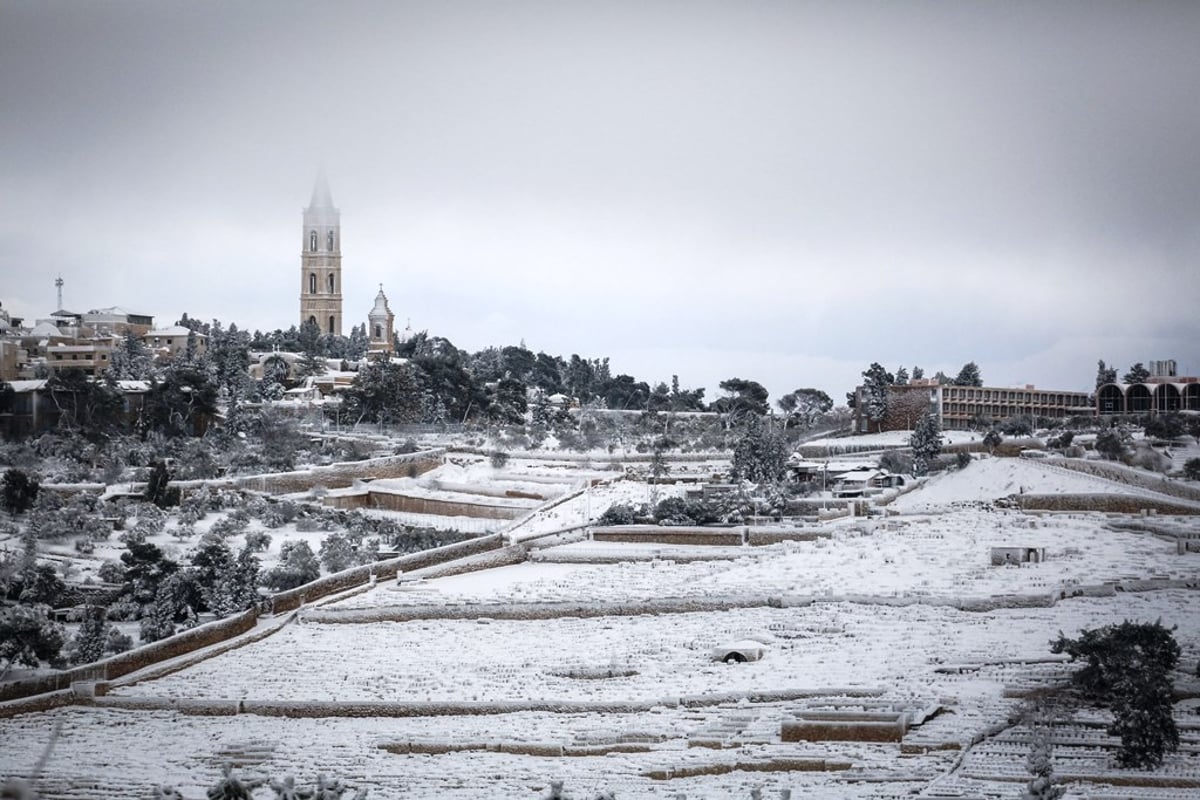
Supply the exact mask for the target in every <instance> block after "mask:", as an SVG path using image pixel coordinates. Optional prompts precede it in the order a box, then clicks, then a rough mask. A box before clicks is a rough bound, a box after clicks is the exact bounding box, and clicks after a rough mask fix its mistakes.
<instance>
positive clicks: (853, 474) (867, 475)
mask: <svg viewBox="0 0 1200 800" xmlns="http://www.w3.org/2000/svg"><path fill="white" fill-rule="evenodd" d="M886 474H887V473H886V472H880V471H879V470H877V469H855V470H851V471H850V472H847V473H846V474H844V475H842V477H841V480H842V482H843V483H858V482H866V481H873V480H875V479H876V478H881V477H883V476H884V475H886Z"/></svg>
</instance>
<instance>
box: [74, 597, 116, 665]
mask: <svg viewBox="0 0 1200 800" xmlns="http://www.w3.org/2000/svg"><path fill="white" fill-rule="evenodd" d="M109 627H110V626H109V624H108V619H107V613H106V609H105V608H104V606H88V607H87V610H86V611H85V612H84V616H83V624H81V625H80V626H79V631H78V632H77V633H76V634H75V639H74V640H73V641H72V643H71V663H72V664H90V663H92V662H93V661H99V660H100V659H102V658H104V646H105V644H106V643H107V642H108V634H109Z"/></svg>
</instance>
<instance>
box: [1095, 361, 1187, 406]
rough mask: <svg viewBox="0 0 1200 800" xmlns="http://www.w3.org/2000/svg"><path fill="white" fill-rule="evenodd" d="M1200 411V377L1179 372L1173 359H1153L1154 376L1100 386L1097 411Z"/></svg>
mask: <svg viewBox="0 0 1200 800" xmlns="http://www.w3.org/2000/svg"><path fill="white" fill-rule="evenodd" d="M1172 411H1200V377H1195V376H1191V377H1187V376H1181V375H1178V374H1177V369H1176V365H1175V362H1174V361H1173V360H1170V359H1168V360H1165V361H1151V362H1150V376H1149V377H1148V378H1146V380H1144V381H1142V382H1141V383H1106V384H1104V385H1102V386H1098V387H1097V388H1096V413H1097V414H1099V415H1101V416H1123V415H1125V414H1166V413H1169V412H1172Z"/></svg>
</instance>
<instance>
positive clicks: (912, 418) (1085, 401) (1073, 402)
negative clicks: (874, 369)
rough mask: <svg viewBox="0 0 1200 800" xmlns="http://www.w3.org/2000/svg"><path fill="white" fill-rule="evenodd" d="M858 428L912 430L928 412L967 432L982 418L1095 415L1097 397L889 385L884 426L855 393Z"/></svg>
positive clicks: (918, 383) (926, 383)
mask: <svg viewBox="0 0 1200 800" xmlns="http://www.w3.org/2000/svg"><path fill="white" fill-rule="evenodd" d="M855 394H856V402H855V409H854V424H855V430H857V431H859V432H860V433H867V432H868V431H877V430H883V431H894V430H912V428H913V426H914V425H915V424H916V421H917V420H918V419H919V418H920V417H921V415H923V414H925V413H926V412H927V411H931V410H932V411H933V412H934V413H935V414H937V416H938V421H939V422H940V423H941V426H942V428H944V429H946V430H965V429H968V428H971V427H974V426H975V425H976V424H978V423H979V422H980V421H981V420H987V419H990V420H994V421H1000V420H1005V419H1010V418H1012V417H1020V416H1028V417H1031V418H1033V419H1063V418H1065V417H1073V416H1077V415H1081V414H1086V415H1090V414H1092V413H1093V410H1092V399H1091V395H1089V394H1088V393H1087V392H1070V391H1065V390H1046V389H1037V388H1035V387H1033V386H1024V387H1020V388H1012V387H998V386H952V385H942V384H939V383H938V382H937V381H935V380H928V379H926V380H913V381H909V382H908V383H907V384H902V385H893V386H889V387H888V402H887V412H886V413H885V415H884V417H883V419H882V420H879V421H878V422H876V421H874V420H871V419H869V418H868V416H867V412H866V398H865V396H864V387H862V386H859V387H858V388H857V389H856V390H855Z"/></svg>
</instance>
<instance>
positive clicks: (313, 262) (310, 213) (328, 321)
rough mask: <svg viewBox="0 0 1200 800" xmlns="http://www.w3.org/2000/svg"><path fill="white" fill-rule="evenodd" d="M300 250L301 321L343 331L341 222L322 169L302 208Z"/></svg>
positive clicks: (336, 332) (326, 329) (324, 328)
mask: <svg viewBox="0 0 1200 800" xmlns="http://www.w3.org/2000/svg"><path fill="white" fill-rule="evenodd" d="M301 248H302V249H301V251H300V324H302V325H303V324H304V323H306V322H314V323H316V324H317V325H318V326H319V327H320V328H321V333H331V334H336V335H338V336H341V335H342V223H341V213H340V212H339V211H338V210H337V208H336V207H334V205H333V195H332V194H331V193H330V191H329V180H328V179H327V178H326V177H325V170H324V169H322V170H321V171H320V173H319V174H318V175H317V182H316V184H315V185H314V186H313V193H312V200H310V201H309V204H308V208H306V209H304V228H303V242H302V245H301Z"/></svg>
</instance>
